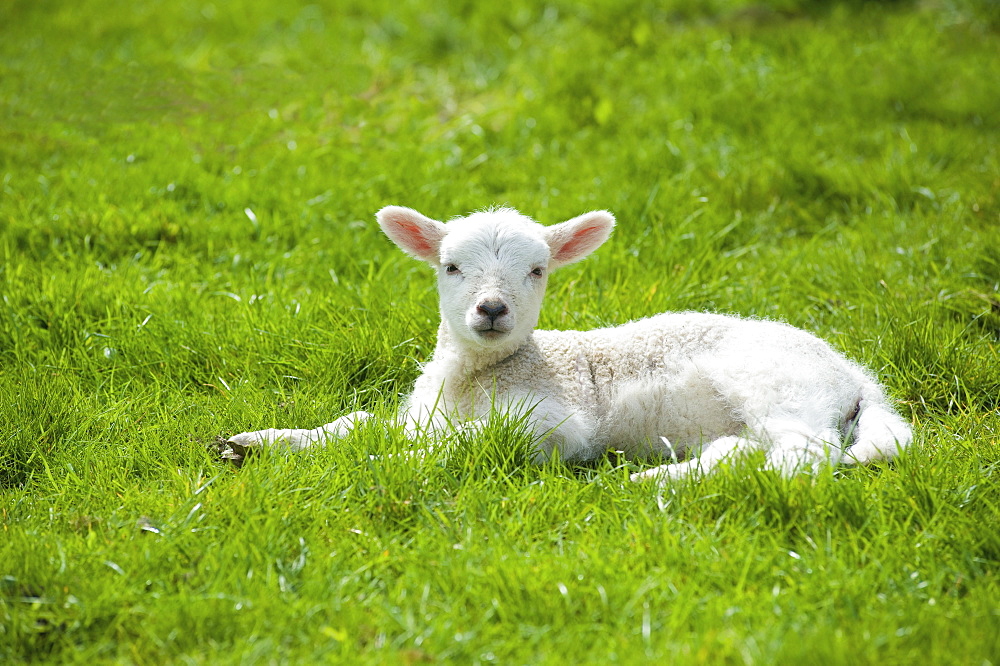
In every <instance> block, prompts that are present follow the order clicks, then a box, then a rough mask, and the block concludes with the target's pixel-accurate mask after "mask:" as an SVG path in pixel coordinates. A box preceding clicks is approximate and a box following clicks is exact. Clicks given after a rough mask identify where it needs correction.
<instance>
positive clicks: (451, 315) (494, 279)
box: [376, 206, 615, 350]
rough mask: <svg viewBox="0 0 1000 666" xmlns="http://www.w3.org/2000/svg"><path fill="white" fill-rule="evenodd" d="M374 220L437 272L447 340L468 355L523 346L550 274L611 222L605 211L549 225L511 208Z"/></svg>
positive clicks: (586, 250) (590, 245) (583, 251)
mask: <svg viewBox="0 0 1000 666" xmlns="http://www.w3.org/2000/svg"><path fill="white" fill-rule="evenodd" d="M376 217H377V218H378V222H379V226H381V227H382V231H384V232H385V233H386V235H387V236H388V237H389V238H390V239H392V241H393V242H394V243H395V244H396V245H398V246H399V247H400V248H402V249H403V251H405V252H406V253H407V254H410V255H412V256H414V257H417V258H418V259H422V260H424V261H426V262H427V263H429V264H430V265H431V266H434V268H435V269H436V270H437V271H438V291H439V293H440V297H441V316H442V318H443V320H444V324H445V326H446V327H447V329H448V331H449V332H450V333H451V336H450V339H454V341H455V342H456V343H457V344H460V345H462V346H464V347H465V348H466V349H467V350H468V349H469V348H472V349H486V350H489V349H504V348H505V349H508V350H512V349H513V348H515V347H517V346H518V345H520V344H521V343H522V342H524V341H525V340H526V339H527V338H528V336H530V335H531V331H532V329H533V328H534V327H535V324H536V323H537V322H538V312H539V310H540V309H541V307H542V296H543V295H544V294H545V284H546V282H547V280H548V273H549V271H550V270H552V269H554V268H558V267H559V266H564V265H566V264H569V263H572V262H574V261H579V260H580V259H582V258H584V257H585V256H587V255H588V254H590V253H591V252H593V251H594V250H595V249H596V248H597V247H598V246H600V244H601V243H603V242H604V241H605V240H607V238H608V236H609V235H610V234H611V229H612V227H614V225H615V218H614V216H612V215H611V213H608V212H607V211H603V210H595V211H592V212H590V213H584V214H583V215H579V216H577V217H574V218H573V219H571V220H567V221H565V222H561V223H559V224H555V225H552V226H550V227H543V226H542V225H540V224H538V223H537V222H535V221H534V220H532V219H531V218H529V217H525V216H523V215H521V214H520V213H518V212H517V211H515V210H511V209H509V208H501V209H498V210H488V211H483V212H479V213H473V214H472V215H469V216H468V217H463V218H459V219H457V220H452V221H451V222H449V223H447V224H443V223H441V222H438V221H436V220H432V219H430V218H428V217H425V216H423V215H421V214H420V213H418V212H417V211H415V210H413V209H411V208H403V207H400V206H386V207H385V208H383V209H382V210H380V211H379V212H378V214H377V215H376Z"/></svg>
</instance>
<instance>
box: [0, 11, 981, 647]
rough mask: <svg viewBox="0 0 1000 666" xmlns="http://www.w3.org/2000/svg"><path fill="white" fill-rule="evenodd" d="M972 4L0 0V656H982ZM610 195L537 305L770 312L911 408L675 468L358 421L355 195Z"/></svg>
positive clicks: (361, 366) (378, 255) (378, 198)
mask: <svg viewBox="0 0 1000 666" xmlns="http://www.w3.org/2000/svg"><path fill="white" fill-rule="evenodd" d="M998 39H1000V9H998V6H997V4H996V3H995V2H993V1H992V0H922V1H914V2H906V1H899V2H885V3H865V2H860V1H858V2H850V1H844V2H831V3H826V2H820V1H819V0H816V1H813V2H810V1H808V0H762V1H758V2H744V1H741V0H686V1H685V0H664V1H663V2H649V1H642V0H626V1H618V0H614V1H612V0H589V1H588V2H580V3H577V2H565V1H563V0H552V1H551V2H546V3H535V2H527V1H525V0H510V1H509V2H503V3H496V4H493V3H485V2H482V3H475V2H457V1H456V2H437V3H434V2H420V1H413V2H384V1H382V0H369V1H367V2H353V1H348V0H345V1H343V2H332V1H331V2H321V3H315V4H304V3H299V2H278V1H277V0H232V1H231V2H225V1H220V0H216V1H215V2H207V1H206V0H198V1H197V2H194V1H190V0H176V1H175V2H170V3H166V2H126V1H125V0H79V1H77V2H68V1H66V0H45V1H38V0H0V661H11V662H19V661H35V662H49V663H77V662H90V663H108V662H112V663H113V662H124V663H143V664H145V663H164V662H184V663H259V662H266V663H272V662H273V663H286V662H288V663H309V662H334V663H336V662H344V663H379V664H382V663H401V664H414V663H439V662H440V663H485V662H496V663H503V664H529V663H530V664H535V663H552V664H562V663H601V664H603V663H614V662H622V663H644V662H653V663H682V664H687V663H692V664H694V663H704V664H721V663H725V664H729V663H748V664H771V663H789V664H790V663H831V664H837V663H850V664H869V663H870V664H914V663H934V664H949V663H954V664H976V665H978V664H998V663H1000V350H998V347H1000V49H997V43H998ZM387 204H399V205H405V206H410V207H413V208H416V209H418V210H420V211H422V212H424V213H425V214H427V215H430V216H432V217H435V218H437V219H446V218H448V217H450V216H453V215H459V214H464V213H466V212H469V211H472V210H476V209H479V208H483V207H486V206H489V205H494V204H507V205H511V206H514V207H516V208H518V209H520V210H521V211H522V212H524V213H526V214H528V215H531V216H532V217H534V218H536V219H538V220H539V221H541V222H543V223H554V222H558V221H561V220H564V219H567V218H569V217H572V216H574V215H577V214H579V213H582V212H585V211H587V210H591V209H597V208H603V209H608V210H611V211H612V212H614V213H615V215H616V216H617V218H618V221H619V222H618V226H617V228H616V231H615V234H614V236H613V237H612V239H611V240H610V241H609V242H608V243H607V244H606V245H605V246H604V247H603V248H601V249H600V250H599V251H598V252H597V253H596V254H595V255H594V256H593V257H591V258H589V259H588V260H586V261H584V262H582V263H580V264H578V265H574V266H571V267H567V268H565V269H562V270H561V271H559V272H558V273H556V274H555V275H554V276H553V278H552V281H551V282H550V288H549V294H548V296H547V305H546V307H545V308H544V309H543V313H542V321H541V325H542V326H543V327H551V328H590V327H596V326H603V325H610V324H614V323H620V322H624V321H628V320H630V319H634V318H638V317H642V316H646V315H649V314H653V313H657V312H661V311H664V310H699V311H700V310H710V311H718V312H728V313H737V314H742V315H746V316H754V317H768V318H774V319H780V320H784V321H787V322H790V323H792V324H795V325H797V326H801V327H803V328H806V329H808V330H810V331H813V332H815V333H817V334H818V335H820V336H822V337H824V338H825V339H827V340H829V341H830V342H831V343H832V344H833V345H834V346H835V347H837V348H838V349H841V350H842V351H844V353H846V354H847V355H848V356H850V357H852V358H854V359H856V360H858V361H861V362H863V363H865V364H867V365H869V366H870V367H871V368H872V369H874V370H875V371H876V372H877V373H878V375H879V376H880V377H881V378H882V379H883V381H884V382H885V384H886V385H887V386H888V388H889V391H890V393H891V394H892V396H893V397H894V399H895V400H896V401H897V404H898V406H899V409H900V411H901V413H902V414H903V415H904V416H905V417H906V418H907V419H908V420H910V421H911V422H912V423H913V426H914V429H915V432H916V442H915V444H914V446H913V448H912V449H911V450H910V451H908V452H906V454H905V455H903V456H902V457H901V458H899V459H898V460H897V461H896V462H895V463H893V464H892V465H875V466H872V467H869V468H862V469H838V470H827V471H825V472H822V473H820V474H819V475H817V476H814V477H809V476H802V477H797V478H791V479H783V478H781V477H778V476H776V475H775V474H773V473H770V472H766V471H759V470H757V469H755V468H754V466H753V461H749V462H748V463H746V464H739V465H733V466H730V467H727V468H725V469H722V470H720V471H719V472H718V473H717V474H715V475H713V476H710V477H708V478H704V479H698V480H691V481H688V482H683V483H677V484H675V485H673V486H671V487H669V488H667V489H665V490H663V491H658V490H657V489H656V488H654V487H653V486H651V485H645V484H631V483H629V481H628V474H629V472H631V471H635V468H634V467H632V466H630V465H629V464H627V463H626V462H624V461H622V460H619V459H616V458H615V457H614V456H613V455H611V456H609V457H608V458H607V459H605V460H602V461H600V462H599V463H597V464H594V465H591V466H587V467H583V468H574V467H567V466H564V465H559V464H550V465H547V466H542V467H534V466H531V465H528V464H526V463H525V459H526V457H527V456H528V454H529V453H530V442H528V441H525V438H524V436H523V434H522V433H521V430H520V429H519V427H518V424H517V423H516V422H513V421H512V420H511V419H506V418H504V417H503V415H498V416H497V418H496V422H495V423H494V424H492V425H491V426H490V427H489V428H487V429H486V430H485V431H484V432H483V433H482V436H481V437H480V438H479V439H477V440H475V441H462V442H459V443H458V444H456V446H455V448H454V450H452V451H451V452H450V453H448V454H447V455H446V454H445V453H442V452H440V451H438V452H435V453H434V454H431V455H429V456H427V457H426V458H423V459H419V460H401V459H400V458H398V457H397V458H392V457H389V458H376V459H371V458H369V455H368V454H369V453H392V452H398V451H401V450H403V449H404V448H406V447H408V446H409V443H408V442H406V441H404V440H403V438H402V437H401V436H400V434H399V432H398V430H397V429H393V428H388V429H387V428H384V427H382V428H379V427H376V426H366V427H364V428H362V429H360V430H359V431H356V432H355V433H352V434H351V436H350V437H348V438H347V439H345V440H343V441H341V442H339V443H338V444H337V445H335V446H330V447H328V448H325V449H317V450H311V451H307V452H304V453H300V454H294V455H287V454H282V453H278V452H271V453H265V454H262V455H260V456H257V457H255V458H253V459H251V460H249V461H248V462H247V463H246V464H245V465H243V466H242V467H240V468H237V467H235V466H233V465H231V464H229V463H227V462H225V461H222V460H220V459H219V458H218V457H217V455H215V454H214V453H213V451H212V445H213V443H214V442H215V441H216V439H217V437H219V436H226V435H231V434H234V433H238V432H241V431H246V430H252V429H258V428H267V427H273V426H281V427H288V426H297V427H314V426H317V425H320V424H322V423H325V422H327V421H330V420H332V419H333V418H334V417H335V416H337V415H339V414H341V413H343V412H345V411H348V410H353V409H365V410H368V411H373V412H375V413H376V414H377V415H379V416H382V417H385V418H388V417H390V416H391V415H392V413H393V412H394V410H395V408H396V407H397V406H398V404H399V396H400V394H403V393H405V392H406V390H407V388H408V386H409V385H410V383H411V382H412V381H413V379H414V378H415V377H416V376H417V374H418V372H419V363H420V362H421V361H424V360H426V359H427V358H428V356H429V355H430V353H431V351H432V350H433V346H434V335H435V332H436V322H437V305H436V298H435V293H434V285H433V282H434V280H433V274H432V273H431V272H430V271H429V270H428V269H427V267H426V266H423V265H421V264H420V263H419V262H416V261H413V260H412V259H409V258H407V257H406V256H404V255H403V254H402V253H401V252H399V251H398V250H397V249H396V248H394V247H393V246H392V244H391V243H390V242H389V241H388V240H387V239H385V238H384V237H383V236H382V235H381V233H380V232H379V230H378V228H377V226H376V225H375V223H374V213H375V211H376V210H378V209H379V208H381V207H382V206H384V205H387Z"/></svg>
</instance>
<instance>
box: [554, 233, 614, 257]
mask: <svg viewBox="0 0 1000 666" xmlns="http://www.w3.org/2000/svg"><path fill="white" fill-rule="evenodd" d="M601 230H602V227H600V226H591V227H584V228H583V229H580V230H579V231H577V232H576V233H574V234H573V236H572V237H571V238H570V239H569V240H568V241H566V242H565V243H563V246H562V247H561V248H559V251H558V252H557V253H556V256H555V260H556V261H566V260H568V259H571V258H573V257H575V256H577V255H578V254H579V253H580V252H583V251H585V250H586V249H587V248H588V247H589V246H590V244H591V243H592V242H593V236H594V232H599V231H601Z"/></svg>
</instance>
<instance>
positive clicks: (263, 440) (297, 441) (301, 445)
mask: <svg viewBox="0 0 1000 666" xmlns="http://www.w3.org/2000/svg"><path fill="white" fill-rule="evenodd" d="M371 416H372V415H371V414H369V413H368V412H352V413H350V414H347V415H345V416H341V417H340V418H339V419H337V420H336V421H333V422H331V423H327V424H326V425H322V426H320V427H318V428H312V429H304V428H284V429H282V428H268V429H266V430H255V431H253V432H244V433H240V434H239V435H233V436H232V437H230V438H229V439H228V440H227V443H229V444H231V445H235V446H238V447H241V448H243V449H247V448H254V447H264V446H281V447H287V448H288V449H289V450H291V451H301V450H302V449H307V448H309V447H310V446H316V445H325V444H326V443H327V442H328V441H329V440H331V439H340V438H341V437H344V436H346V435H347V433H349V432H351V430H353V429H354V428H356V427H357V425H358V424H359V423H362V422H363V421H366V420H368V419H369V418H371Z"/></svg>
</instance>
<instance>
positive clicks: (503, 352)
mask: <svg viewBox="0 0 1000 666" xmlns="http://www.w3.org/2000/svg"><path fill="white" fill-rule="evenodd" d="M530 340H531V338H530V337H529V338H528V339H527V340H518V341H512V342H510V343H508V344H504V345H500V346H498V347H496V348H492V349H484V348H473V347H470V346H468V345H465V344H462V342H460V341H459V340H458V339H457V338H456V336H455V335H454V334H452V332H451V331H450V330H449V329H448V326H447V325H446V324H445V323H443V322H442V324H441V326H440V327H439V328H438V339H437V346H436V347H435V349H434V357H433V359H432V362H433V363H434V364H435V365H438V364H440V365H442V366H447V368H448V371H447V375H448V376H450V377H455V378H458V377H465V378H468V377H472V376H473V375H476V374H478V373H480V372H482V371H483V370H486V369H487V368H490V367H492V366H494V365H496V364H497V363H500V362H501V361H503V360H504V359H506V358H509V357H510V356H512V355H513V354H515V353H517V351H518V350H519V349H521V348H522V347H523V346H524V345H526V344H528V342H529V341H530Z"/></svg>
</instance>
